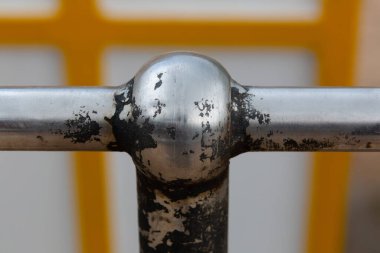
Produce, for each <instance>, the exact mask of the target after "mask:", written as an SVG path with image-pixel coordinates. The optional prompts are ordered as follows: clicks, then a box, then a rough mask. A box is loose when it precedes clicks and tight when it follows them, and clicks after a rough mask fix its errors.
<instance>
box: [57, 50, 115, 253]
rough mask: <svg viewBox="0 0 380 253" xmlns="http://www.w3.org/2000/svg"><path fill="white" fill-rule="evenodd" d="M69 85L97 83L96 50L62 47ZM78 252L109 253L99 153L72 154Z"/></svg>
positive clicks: (103, 181) (105, 190) (103, 163)
mask: <svg viewBox="0 0 380 253" xmlns="http://www.w3.org/2000/svg"><path fill="white" fill-rule="evenodd" d="M64 51H65V56H66V63H67V71H68V72H67V74H68V82H69V84H70V85H90V84H92V85H94V84H97V83H98V80H99V78H98V77H99V62H98V61H99V59H98V56H99V51H100V49H99V48H96V47H94V46H93V45H86V46H85V45H80V44H75V46H74V48H71V47H70V46H67V47H65V49H64ZM74 161H75V163H74V164H75V167H74V175H75V179H74V180H75V185H76V193H77V206H78V217H79V224H80V236H81V240H80V242H81V252H82V253H109V252H111V251H110V238H109V224H108V220H109V217H108V209H107V185H106V170H105V159H104V154H103V153H90V152H81V153H75V154H74Z"/></svg>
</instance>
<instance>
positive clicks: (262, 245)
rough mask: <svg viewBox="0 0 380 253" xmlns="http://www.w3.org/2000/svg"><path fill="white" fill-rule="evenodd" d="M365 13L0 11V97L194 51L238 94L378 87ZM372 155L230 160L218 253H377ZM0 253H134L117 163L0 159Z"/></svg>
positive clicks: (146, 3) (96, 8)
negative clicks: (225, 232) (219, 69)
mask: <svg viewBox="0 0 380 253" xmlns="http://www.w3.org/2000/svg"><path fill="white" fill-rule="evenodd" d="M379 12H380V2H379V1H378V0H234V1H231V0H219V1H214V0H202V1H199V0H198V1H174V0H97V1H96V0H81V1H75V0H0V85H10V86H20V85H57V86H60V85H119V84H122V83H124V82H126V81H128V80H129V79H130V78H131V77H132V76H133V74H134V73H135V72H136V71H137V70H138V69H139V67H140V66H141V65H142V64H143V63H145V62H146V61H147V60H149V59H150V58H151V57H153V56H155V55H157V54H161V53H164V52H167V51H173V50H191V51H198V52H201V53H204V54H207V55H209V56H211V57H214V58H216V59H217V60H218V61H220V62H221V63H222V64H223V65H224V66H225V67H226V68H227V70H228V71H229V72H230V73H231V75H232V76H233V77H234V78H235V79H236V80H237V81H238V82H240V83H242V84H244V85H260V86H265V85H270V86H306V87H310V86H316V85H330V86H331V85H339V86H342V85H362V86H376V85H380V72H379V71H378V66H379V65H378V64H377V59H380V28H379V26H378V24H379V22H380V16H379V15H378V13H379ZM379 164H380V156H379V155H378V154H376V153H372V154H364V153H362V154H347V153H346V154H341V153H335V154H311V153H250V154H244V155H240V156H239V157H236V158H234V159H232V160H231V185H230V220H229V222H230V224H229V237H230V238H229V251H230V252H265V253H278V252H282V253H295V252H299V253H301V252H313V253H314V252H315V253H317V252H318V253H320V252H323V253H343V252H349V253H354V252H355V253H356V252H361V253H367V252H368V253H369V252H371V253H372V252H380V240H379V238H380V237H379V236H380V168H379V166H380V165H379ZM0 252H4V253H19V252H31V253H34V252H35V253H51V252H55V253H60V252H62V253H67V252H74V253H122V252H123V253H125V252H138V226H137V199H136V183H135V171H134V165H133V163H132V161H131V159H130V157H129V156H128V155H127V154H122V153H120V154H119V153H112V154H111V153H108V154H101V153H92V154H90V153H80V154H73V153H68V152H66V153H63V152H0Z"/></svg>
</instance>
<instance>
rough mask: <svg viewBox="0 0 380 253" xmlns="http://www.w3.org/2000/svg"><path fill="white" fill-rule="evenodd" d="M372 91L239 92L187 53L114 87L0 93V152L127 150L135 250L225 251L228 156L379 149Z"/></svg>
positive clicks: (379, 99) (213, 67)
mask: <svg viewBox="0 0 380 253" xmlns="http://www.w3.org/2000/svg"><path fill="white" fill-rule="evenodd" d="M378 108H380V89H378V88H355V89H350V88H333V89H332V88H272V87H248V86H242V85H240V84H238V83H237V82H235V81H234V80H233V79H231V77H230V76H229V74H228V73H227V71H226V70H225V69H224V68H223V67H222V66H221V65H220V64H219V63H217V62H216V61H215V60H213V59H211V58H208V57H205V56H201V55H198V54H194V53H171V54H166V55H163V56H160V57H158V58H156V59H153V60H152V61H150V62H149V63H147V64H146V65H144V66H143V67H142V68H141V70H140V71H139V72H138V73H137V74H136V75H135V77H134V78H133V79H132V80H130V81H129V82H128V83H127V84H125V85H122V86H120V87H91V88H90V87H76V88H74V87H66V88H46V87H45V88H38V87H30V88H27V87H25V88H5V87H4V88H0V126H1V127H0V150H60V151H64V150H70V151H81V150H92V151H123V152H127V153H129V154H130V155H131V156H132V158H133V160H134V163H135V165H136V169H137V183H138V204H139V214H138V219H139V226H140V228H139V233H140V252H143V253H151V252H171V253H178V252H181V253H182V252H186V253H191V252H197V253H198V252H214V253H225V252H227V248H228V247H227V233H228V231H227V228H228V165H229V159H230V158H232V157H234V156H236V155H239V154H241V153H243V152H248V151H380V135H379V134H378V133H379V132H380V113H379V110H378Z"/></svg>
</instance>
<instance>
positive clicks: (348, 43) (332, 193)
mask: <svg viewBox="0 0 380 253" xmlns="http://www.w3.org/2000/svg"><path fill="white" fill-rule="evenodd" d="M358 13H359V0H333V1H331V0H324V14H323V17H322V23H321V25H322V33H321V46H320V49H319V50H318V55H319V60H320V64H319V65H320V66H319V68H320V83H321V84H323V85H329V86H332V85H339V86H342V85H352V84H353V78H354V66H355V64H354V63H355V51H356V50H355V48H356V34H357V26H358V24H357V22H358V17H357V16H358ZM350 158H351V155H350V154H349V153H335V154H333V153H317V154H316V155H315V163H314V168H313V176H312V190H311V192H312V193H311V207H310V208H311V209H310V216H309V232H308V241H307V252H308V253H321V252H323V253H341V252H344V245H345V230H346V209H347V207H346V202H347V200H346V198H347V188H348V174H349V167H350Z"/></svg>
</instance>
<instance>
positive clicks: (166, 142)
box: [107, 53, 231, 252]
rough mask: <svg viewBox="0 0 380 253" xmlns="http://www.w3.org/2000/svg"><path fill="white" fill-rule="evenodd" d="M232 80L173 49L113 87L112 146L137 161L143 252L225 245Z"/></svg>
mask: <svg viewBox="0 0 380 253" xmlns="http://www.w3.org/2000/svg"><path fill="white" fill-rule="evenodd" d="M230 83H231V78H230V76H229V74H228V73H227V71H225V69H224V68H223V67H222V66H221V65H219V64H218V63H217V62H215V61H214V60H212V59H210V58H207V57H204V56H199V55H196V54H190V53H189V54H187V53H181V54H177V53H173V54H169V55H166V56H164V57H160V58H157V59H155V60H153V61H151V62H150V63H149V64H148V65H145V66H144V67H143V68H142V69H141V70H140V71H139V72H138V73H137V74H136V76H135V77H134V78H133V79H132V80H131V81H130V82H128V83H127V84H126V85H125V86H124V87H123V88H122V89H120V90H119V91H118V92H117V93H116V94H115V114H114V115H113V116H112V117H111V118H109V119H107V121H108V122H110V124H111V125H112V127H113V132H114V135H115V140H116V141H115V142H114V143H110V149H113V150H124V151H126V152H128V153H129V154H130V155H131V156H132V158H133V160H134V162H135V164H136V168H137V175H138V190H139V191H138V192H139V196H138V201H139V208H140V210H139V223H140V241H141V250H142V252H225V251H226V250H227V211H228V199H227V198H228V163H229V158H230V145H231V129H230V128H231V118H230V111H231V94H230V91H231V89H230Z"/></svg>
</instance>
